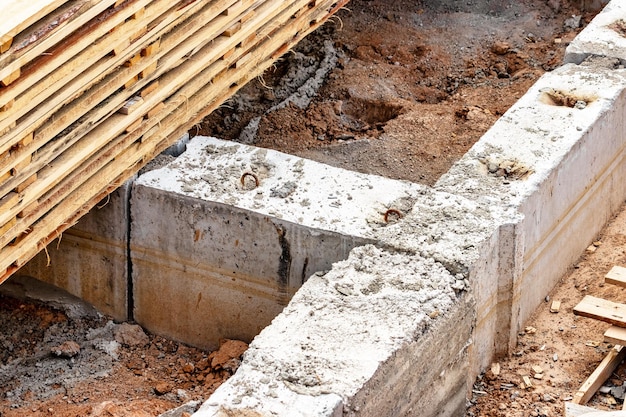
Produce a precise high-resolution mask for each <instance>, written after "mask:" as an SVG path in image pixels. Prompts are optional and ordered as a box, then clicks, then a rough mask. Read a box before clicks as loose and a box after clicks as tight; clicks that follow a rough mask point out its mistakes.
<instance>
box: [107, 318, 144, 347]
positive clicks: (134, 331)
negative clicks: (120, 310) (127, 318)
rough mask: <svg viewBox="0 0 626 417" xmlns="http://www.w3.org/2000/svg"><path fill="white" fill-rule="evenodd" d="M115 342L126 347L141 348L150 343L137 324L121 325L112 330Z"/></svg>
mask: <svg viewBox="0 0 626 417" xmlns="http://www.w3.org/2000/svg"><path fill="white" fill-rule="evenodd" d="M113 333H114V335H115V340H116V341H117V342H118V343H120V344H122V345H126V346H131V347H141V346H145V345H147V344H148V343H150V338H148V335H147V334H146V333H145V332H144V331H143V329H142V328H141V326H139V325H137V324H128V323H122V324H120V325H119V326H117V327H116V328H115V330H114V332H113Z"/></svg>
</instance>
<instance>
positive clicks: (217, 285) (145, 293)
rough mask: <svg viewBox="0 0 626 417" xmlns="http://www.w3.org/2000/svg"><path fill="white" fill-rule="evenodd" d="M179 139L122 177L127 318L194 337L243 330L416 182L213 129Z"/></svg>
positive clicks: (279, 305)
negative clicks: (127, 241)
mask: <svg viewBox="0 0 626 417" xmlns="http://www.w3.org/2000/svg"><path fill="white" fill-rule="evenodd" d="M187 148H188V149H187V152H185V153H184V154H183V155H182V156H181V157H179V158H178V159H177V160H176V161H175V162H173V163H170V164H169V165H168V166H166V167H164V168H162V169H159V170H154V171H151V172H149V173H147V174H145V175H142V176H141V177H139V179H138V180H137V181H136V182H135V184H134V186H133V192H132V202H131V212H132V223H131V242H132V243H131V256H132V265H133V295H134V305H135V310H134V316H135V319H136V320H137V321H138V322H139V323H141V324H142V325H144V326H145V327H146V328H147V329H149V330H151V331H153V332H155V333H159V334H163V335H167V336H169V337H173V338H176V339H178V340H182V341H185V342H187V343H190V344H193V345H196V346H201V347H208V348H214V347H216V346H217V345H218V342H219V339H220V338H224V337H228V338H238V339H242V340H245V341H250V340H252V338H253V337H254V336H255V335H257V334H258V333H259V331H260V330H261V329H263V328H264V327H265V326H267V325H268V324H269V323H270V322H271V320H272V319H273V318H274V317H275V316H276V315H277V314H278V313H280V311H281V310H282V309H283V307H284V306H285V305H287V303H288V302H289V300H290V299H291V297H292V296H293V294H294V293H295V292H296V291H297V290H298V288H300V286H301V285H302V284H303V283H304V281H305V280H306V279H307V278H308V277H309V276H310V275H311V274H313V273H314V272H316V271H323V270H328V269H330V268H331V266H332V263H333V262H335V261H338V260H341V259H345V258H347V257H348V254H349V253H350V250H351V249H352V248H354V247H356V246H362V245H364V244H366V243H371V242H373V241H374V238H375V235H376V233H377V230H379V229H381V228H385V227H386V226H387V225H388V223H386V222H385V220H384V218H385V213H386V212H387V210H389V209H391V208H393V209H394V210H399V211H402V210H405V211H406V210H407V209H408V208H410V207H411V201H414V200H416V199H417V198H418V196H419V194H420V192H422V191H423V190H424V189H425V187H422V186H419V185H416V184H410V183H407V182H401V181H394V180H390V179H386V178H382V177H377V176H372V175H364V174H358V173H354V172H349V171H346V170H342V169H339V168H333V167H330V166H326V165H323V164H319V163H316V162H313V161H307V160H304V159H301V158H298V157H294V156H291V155H286V154H282V153H280V152H276V151H271V150H266V149H259V148H254V147H249V146H245V145H237V144H233V143H230V142H225V141H220V140H218V139H213V138H203V137H196V138H194V139H193V140H191V142H190V143H189V144H188V145H187ZM255 178H256V179H255ZM256 182H258V185H257V184H256ZM393 215H395V213H394V214H393ZM391 216H392V215H390V216H388V219H387V220H388V221H389V222H390V223H391V222H393V220H392V219H391ZM155 299H159V300H160V302H159V303H158V304H157V303H155V302H154V300H155ZM194 317H204V318H206V320H208V321H209V323H210V325H207V323H206V322H205V320H197V319H194Z"/></svg>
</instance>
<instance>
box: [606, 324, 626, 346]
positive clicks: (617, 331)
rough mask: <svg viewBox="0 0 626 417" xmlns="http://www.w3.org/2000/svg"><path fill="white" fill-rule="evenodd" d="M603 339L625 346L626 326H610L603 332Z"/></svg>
mask: <svg viewBox="0 0 626 417" xmlns="http://www.w3.org/2000/svg"><path fill="white" fill-rule="evenodd" d="M604 341H605V342H608V343H613V344H616V345H622V346H626V328H624V327H617V326H611V327H609V328H608V329H607V330H606V331H605V332H604Z"/></svg>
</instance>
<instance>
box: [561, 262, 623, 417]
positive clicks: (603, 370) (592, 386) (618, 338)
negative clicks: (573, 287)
mask: <svg viewBox="0 0 626 417" xmlns="http://www.w3.org/2000/svg"><path fill="white" fill-rule="evenodd" d="M604 281H605V282H606V283H607V284H613V285H617V286H619V287H623V288H626V268H624V267H621V266H617V265H616V266H614V267H613V268H611V270H610V271H609V272H608V273H607V274H606V275H605V277H604ZM574 314H576V315H578V316H582V317H589V318H593V319H596V320H600V321H604V322H606V323H610V324H611V327H609V328H608V329H607V330H606V332H605V333H604V341H605V342H608V343H614V344H615V346H614V347H613V349H611V350H610V351H609V353H608V354H607V355H606V357H605V358H604V359H603V360H602V362H600V364H599V365H598V367H597V368H596V370H595V371H594V372H593V373H592V374H591V375H590V376H589V377H588V378H587V380H585V382H584V383H583V384H582V386H581V387H580V389H579V390H578V391H577V392H576V393H575V394H574V399H573V402H574V403H576V404H585V403H586V402H587V401H589V400H590V399H591V397H593V395H594V394H595V392H596V391H597V390H598V388H600V386H601V385H602V384H603V383H604V381H606V380H607V378H609V377H610V376H611V374H612V373H613V371H614V370H615V368H617V366H619V364H620V363H621V362H622V361H623V360H624V359H625V358H626V304H622V303H616V302H613V301H609V300H605V299H603V298H598V297H593V296H591V295H586V296H585V297H584V298H583V299H582V300H581V301H580V302H579V303H578V304H577V305H576V307H574ZM624 409H626V402H625V403H624Z"/></svg>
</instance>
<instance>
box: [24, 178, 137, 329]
mask: <svg viewBox="0 0 626 417" xmlns="http://www.w3.org/2000/svg"><path fill="white" fill-rule="evenodd" d="M129 192H130V183H129V182H127V183H126V184H124V185H123V186H121V187H120V188H118V189H117V190H116V191H114V192H113V193H111V194H110V196H109V197H108V198H106V199H105V200H103V201H101V202H100V204H99V205H98V206H97V207H96V208H95V209H94V210H92V211H91V212H89V213H88V214H87V215H85V216H84V217H83V218H81V219H80V221H79V222H78V223H77V224H76V225H75V226H73V227H72V228H70V229H68V230H67V231H66V232H65V233H63V235H62V236H61V239H60V241H57V242H54V243H53V244H51V245H49V246H48V248H47V250H46V251H44V252H40V253H39V254H38V255H37V256H36V257H35V258H33V259H32V260H31V261H30V262H28V263H27V264H26V265H24V266H23V267H22V268H21V269H20V271H19V272H18V274H21V275H28V276H32V277H36V278H38V279H40V280H43V281H45V282H48V283H50V284H53V285H56V286H57V287H60V288H63V289H65V290H66V291H68V292H69V293H70V294H72V295H75V296H77V297H80V298H82V299H83V300H86V301H88V302H90V303H91V304H93V305H95V306H96V307H97V308H98V309H99V310H100V311H102V312H103V313H105V314H108V315H110V316H112V317H113V318H114V319H115V320H119V321H124V320H127V319H128V317H129V316H128V308H129V306H128V285H127V284H128V279H129V271H128V221H129V217H128V211H129Z"/></svg>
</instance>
